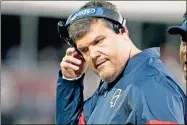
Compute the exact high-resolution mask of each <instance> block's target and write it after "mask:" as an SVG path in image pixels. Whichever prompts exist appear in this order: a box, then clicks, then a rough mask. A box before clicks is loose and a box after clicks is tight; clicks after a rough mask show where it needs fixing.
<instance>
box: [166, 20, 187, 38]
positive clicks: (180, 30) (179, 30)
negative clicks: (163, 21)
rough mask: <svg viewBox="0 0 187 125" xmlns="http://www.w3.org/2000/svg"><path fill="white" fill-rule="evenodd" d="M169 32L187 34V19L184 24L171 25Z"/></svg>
mask: <svg viewBox="0 0 187 125" xmlns="http://www.w3.org/2000/svg"><path fill="white" fill-rule="evenodd" d="M168 33H169V34H181V35H182V34H185V33H187V31H186V21H184V23H183V24H182V26H171V27H169V28H168Z"/></svg>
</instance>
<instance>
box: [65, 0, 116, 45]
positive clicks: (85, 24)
mask: <svg viewBox="0 0 187 125" xmlns="http://www.w3.org/2000/svg"><path fill="white" fill-rule="evenodd" d="M90 7H104V8H107V9H112V10H114V11H116V12H118V9H117V7H116V6H115V5H113V4H112V3H110V2H106V1H89V2H88V3H86V4H85V5H83V6H82V7H81V8H80V9H85V8H90ZM99 19H100V20H102V21H103V22H104V24H106V25H107V26H108V27H109V28H110V29H112V30H113V24H112V23H111V22H110V21H108V20H106V19H104V18H96V17H87V18H83V19H79V20H77V21H74V22H72V23H71V24H70V26H69V27H68V33H69V36H70V38H71V39H72V40H73V41H74V42H75V41H76V40H78V39H80V38H82V37H83V36H84V35H86V33H88V32H89V31H91V25H92V23H93V21H96V22H97V21H98V20H99Z"/></svg>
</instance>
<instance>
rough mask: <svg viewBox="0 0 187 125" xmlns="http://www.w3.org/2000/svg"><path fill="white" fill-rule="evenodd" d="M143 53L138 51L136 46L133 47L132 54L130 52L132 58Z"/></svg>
mask: <svg viewBox="0 0 187 125" xmlns="http://www.w3.org/2000/svg"><path fill="white" fill-rule="evenodd" d="M141 52H142V51H141V50H140V49H138V48H137V47H136V46H134V44H132V45H131V52H130V58H132V57H133V56H135V55H137V54H138V53H141Z"/></svg>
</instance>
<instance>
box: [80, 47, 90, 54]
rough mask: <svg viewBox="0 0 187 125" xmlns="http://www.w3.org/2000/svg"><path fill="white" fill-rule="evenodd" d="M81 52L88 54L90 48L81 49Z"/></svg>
mask: <svg viewBox="0 0 187 125" xmlns="http://www.w3.org/2000/svg"><path fill="white" fill-rule="evenodd" d="M79 51H81V52H82V53H86V52H87V51H88V48H87V47H85V48H81V49H79Z"/></svg>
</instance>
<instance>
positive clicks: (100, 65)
mask: <svg viewBox="0 0 187 125" xmlns="http://www.w3.org/2000/svg"><path fill="white" fill-rule="evenodd" d="M106 61H107V59H104V60H101V61H98V62H96V65H95V67H96V69H101V68H102V67H103V66H104V64H105V62H106Z"/></svg>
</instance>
